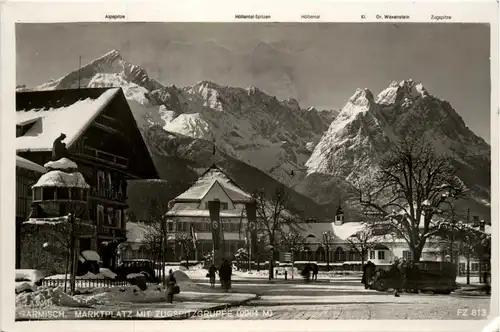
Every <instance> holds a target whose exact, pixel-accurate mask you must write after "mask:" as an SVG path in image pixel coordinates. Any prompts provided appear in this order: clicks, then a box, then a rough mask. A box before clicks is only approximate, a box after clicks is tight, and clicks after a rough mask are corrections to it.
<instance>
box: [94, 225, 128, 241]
mask: <svg viewBox="0 0 500 332" xmlns="http://www.w3.org/2000/svg"><path fill="white" fill-rule="evenodd" d="M97 235H98V236H106V237H113V235H114V236H115V238H117V239H118V238H123V237H125V238H126V236H125V231H124V230H123V229H121V228H120V227H116V226H113V225H98V226H97Z"/></svg>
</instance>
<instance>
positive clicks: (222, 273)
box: [207, 259, 233, 293]
mask: <svg viewBox="0 0 500 332" xmlns="http://www.w3.org/2000/svg"><path fill="white" fill-rule="evenodd" d="M218 272H219V279H220V283H221V287H222V289H224V290H225V291H226V293H227V292H228V291H229V289H231V275H232V274H233V268H232V266H231V263H230V262H229V261H228V260H227V259H224V260H222V264H221V265H220V268H219V270H218ZM216 273H217V267H216V266H215V265H214V264H212V265H211V266H210V268H209V269H208V273H207V277H208V278H209V279H210V286H211V287H212V288H214V287H215V275H216Z"/></svg>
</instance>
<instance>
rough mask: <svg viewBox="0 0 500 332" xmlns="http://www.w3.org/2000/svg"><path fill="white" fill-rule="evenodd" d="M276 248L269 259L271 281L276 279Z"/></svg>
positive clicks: (272, 250)
mask: <svg viewBox="0 0 500 332" xmlns="http://www.w3.org/2000/svg"><path fill="white" fill-rule="evenodd" d="M273 263H274V246H273V248H272V249H271V257H270V258H269V280H271V279H274V264H273Z"/></svg>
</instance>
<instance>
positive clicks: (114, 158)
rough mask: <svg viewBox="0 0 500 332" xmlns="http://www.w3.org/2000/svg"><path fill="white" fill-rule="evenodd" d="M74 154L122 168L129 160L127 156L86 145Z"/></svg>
mask: <svg viewBox="0 0 500 332" xmlns="http://www.w3.org/2000/svg"><path fill="white" fill-rule="evenodd" d="M76 154H77V155H79V156H81V157H85V158H87V159H91V160H95V161H99V162H102V163H105V164H108V165H111V166H115V167H118V168H122V169H126V168H127V167H128V163H129V160H128V159H127V158H124V157H121V156H118V155H115V154H112V153H109V152H105V151H102V150H98V149H94V148H91V147H89V146H86V145H84V146H82V147H81V148H80V150H79V151H78V152H77V153H76Z"/></svg>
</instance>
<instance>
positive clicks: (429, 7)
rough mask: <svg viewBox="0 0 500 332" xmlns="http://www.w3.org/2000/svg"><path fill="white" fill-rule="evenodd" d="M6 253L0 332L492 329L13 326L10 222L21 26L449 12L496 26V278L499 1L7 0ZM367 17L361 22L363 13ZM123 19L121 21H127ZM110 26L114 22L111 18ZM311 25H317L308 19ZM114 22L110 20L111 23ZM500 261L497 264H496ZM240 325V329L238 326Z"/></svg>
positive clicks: (420, 325)
mask: <svg viewBox="0 0 500 332" xmlns="http://www.w3.org/2000/svg"><path fill="white" fill-rule="evenodd" d="M0 14H1V20H0V22H1V29H0V32H1V34H0V45H1V48H0V61H1V68H0V73H2V75H1V81H0V92H1V95H0V110H2V111H1V112H0V135H1V136H0V153H1V154H0V156H1V163H0V183H1V186H0V190H1V191H0V213H1V215H0V217H1V218H0V220H1V221H2V222H0V236H1V237H0V248H1V252H2V253H4V254H2V255H1V256H0V260H1V266H2V268H1V271H2V274H1V275H0V287H1V290H2V292H1V294H2V301H0V303H1V311H0V315H1V316H0V324H2V325H1V326H0V330H2V331H9V332H10V331H18V330H23V331H25V330H28V329H29V330H31V331H33V332H35V331H46V330H52V329H56V330H57V329H65V330H71V331H86V332H88V331H94V330H95V331H102V330H106V331H108V330H116V331H121V332H126V331H150V330H152V329H155V330H164V329H165V328H167V329H169V330H171V331H176V330H183V331H191V330H193V331H194V330H196V331H201V330H203V331H206V330H221V329H224V328H226V329H229V330H232V329H234V328H237V329H238V330H240V331H260V330H265V331H278V330H286V331H303V330H307V331H310V330H314V331H332V330H344V331H358V330H370V331H394V330H405V331H422V330H436V331H480V330H481V329H482V328H483V327H484V326H486V324H487V321H462V320H458V321H428V320H425V321H424V320H422V321H420V320H419V321H403V320H401V321H385V320H374V321H370V322H368V323H367V322H365V321H362V320H359V321H317V320H316V321H313V320H309V321H248V322H245V324H242V322H235V321H204V322H200V321H168V322H165V321H162V322H155V321H150V322H131V321H96V322H92V321H78V322H76V321H68V322H60V321H56V322H18V323H14V322H13V319H14V308H15V306H14V302H15V301H14V292H12V290H13V289H14V255H13V254H11V253H13V252H14V247H15V245H14V237H13V236H12V233H13V232H14V228H13V227H12V223H11V222H10V221H11V220H15V211H14V209H15V195H13V194H12V193H13V192H14V191H15V189H14V188H15V177H14V176H13V174H15V163H14V160H15V158H14V155H15V148H14V144H12V142H14V139H15V135H14V133H15V131H14V111H13V109H14V108H15V99H14V97H15V95H14V93H13V91H14V89H15V68H16V66H15V55H16V53H15V28H14V24H15V22H40V23H41V22H82V21H86V22H102V21H105V19H104V16H105V15H106V14H123V15H125V16H126V19H125V20H124V21H125V22H130V21H136V22H189V21H197V22H210V21H219V22H250V21H253V22H261V23H265V22H268V23H269V22H295V21H304V22H306V21H305V20H301V18H300V16H301V15H302V14H320V15H321V19H320V20H315V22H386V23H387V22H399V23H402V24H403V23H410V22H413V23H416V22H431V21H430V16H431V15H433V14H434V15H449V16H452V19H451V20H447V21H439V22H435V21H432V22H431V23H434V24H446V23H451V22H464V23H465V22H467V23H478V22H482V23H489V24H490V26H491V79H492V80H491V89H492V94H491V110H492V111H491V117H492V121H491V144H492V186H491V193H492V196H491V199H492V200H491V202H492V211H491V220H492V224H493V227H492V229H493V249H492V262H493V267H492V268H493V271H492V274H493V276H498V272H499V270H498V262H499V257H500V256H499V245H498V239H499V238H498V235H499V225H498V222H499V218H498V217H499V204H498V203H499V201H498V198H499V195H498V194H499V192H498V184H499V180H500V179H499V172H498V170H497V167H498V165H499V161H500V160H499V151H498V141H499V138H500V137H499V134H498V128H499V125H500V121H499V117H498V114H497V111H498V110H499V107H498V105H499V103H498V92H499V85H498V76H499V66H498V50H499V42H498V41H499V39H498V38H499V26H498V4H497V3H495V1H490V2H479V1H478V2H475V3H472V2H462V3H459V2H455V1H441V3H440V4H436V3H430V2H428V1H425V2H423V1H420V2H418V3H415V2H410V1H404V2H403V1H399V2H394V1H393V2H391V3H389V2H376V1H365V2H356V3H354V2H351V3H339V2H333V1H321V2H320V1H317V2H313V1H302V2H299V1H297V0H277V1H273V2H271V1H266V0H259V1H253V2H250V1H245V2H243V1H234V0H225V1H223V0H185V1H179V0H177V1H175V0H164V1H161V2H158V1H157V2H148V3H140V2H138V1H123V0H122V1H117V0H115V1H107V2H104V1H94V2H92V3H89V2H86V3H81V2H80V3H75V2H70V1H64V2H63V1H53V3H50V4H49V3H43V2H41V1H37V2H31V3H27V2H17V3H13V2H9V3H4V4H3V7H0ZM235 14H269V15H271V16H272V19H271V20H257V19H256V20H244V21H242V20H236V19H235V18H234V15H235ZM363 14H364V15H366V19H365V20H361V15H363ZM376 14H401V15H404V14H407V15H410V17H411V18H410V19H409V20H404V21H395V20H393V21H387V20H383V21H381V20H378V19H376V16H375V15H376ZM124 21H123V20H120V22H124ZM107 22H110V21H109V20H108V21H107ZM307 22H311V21H310V20H308V21H307ZM110 24H112V22H110ZM494 262H497V264H495V263H494ZM492 279H493V284H492V291H493V293H492V302H491V313H492V315H490V320H491V319H492V318H494V317H498V310H499V304H498V286H499V281H498V280H497V279H498V277H497V278H496V279H495V277H493V278H492ZM236 324H237V325H236Z"/></svg>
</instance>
